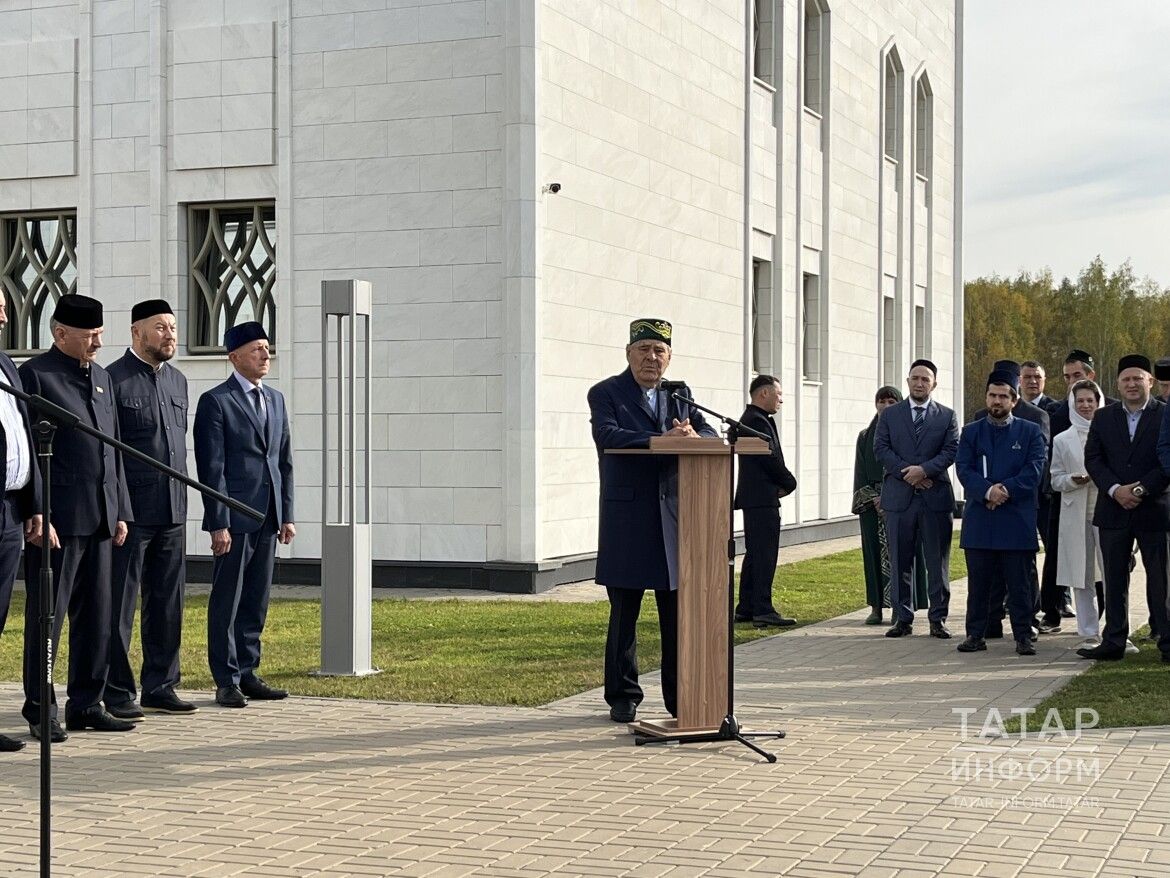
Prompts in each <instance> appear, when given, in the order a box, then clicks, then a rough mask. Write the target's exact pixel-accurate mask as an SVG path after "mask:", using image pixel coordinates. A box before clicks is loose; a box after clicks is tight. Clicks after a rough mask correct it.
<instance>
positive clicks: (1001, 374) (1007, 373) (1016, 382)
mask: <svg viewBox="0 0 1170 878" xmlns="http://www.w3.org/2000/svg"><path fill="white" fill-rule="evenodd" d="M992 384H1006V385H1007V386H1008V387H1010V388H1011V389H1012V391H1013V392H1014V393H1016V394H1019V392H1020V376H1019V375H1017V374H1016V373H1015V372H1013V371H1011V370H1010V369H993V370H992V372H991V374H990V375H988V376H987V386H988V387H990V386H991V385H992Z"/></svg>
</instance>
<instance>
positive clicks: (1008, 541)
mask: <svg viewBox="0 0 1170 878" xmlns="http://www.w3.org/2000/svg"><path fill="white" fill-rule="evenodd" d="M672 336H673V328H672V327H671V324H670V323H669V322H667V321H665V320H662V319H659V318H643V319H639V320H635V321H633V323H632V324H631V325H630V336H629V343H628V344H627V346H626V363H627V368H626V370H625V371H623V372H622V373H620V374H618V375H614V376H612V377H610V378H607V379H605V380H603V381H601V382H600V383H598V384H596V385H595V386H594V387H593V388H592V389H590V391H589V395H588V402H589V410H590V417H591V424H592V428H593V440H594V443H595V445H596V448H597V453H598V466H599V471H600V487H601V493H600V504H599V505H600V509H599V535H598V553H597V569H596V578H597V581H598V582H599V583H600V584H602V585H604V586H606V589H607V593H608V596H609V601H610V621H609V631H608V634H607V638H606V648H605V700H606V702H607V704H608V705H609V712H610V718H611V719H612V720H614V721H615V722H623V723H625V722H630V721H632V720H634V718H635V716H636V713H637V709H638V706H639V704H640V703H641V702H642V700H643V691H642V688H641V686H640V685H639V682H638V661H637V646H636V643H635V623H636V621H637V618H638V614H639V611H640V608H641V604H642V597H643V594H644V592H645V591H646V590H650V591H653V593H654V596H655V600H656V602H657V604H658V616H659V624H660V626H661V633H662V655H663V658H662V688H663V697H664V701H665V706H666V708H667V710H668V711H669V712H670V713H671V714H672V715H675V714H676V712H677V711H676V707H677V697H676V689H677V657H676V650H677V625H678V619H677V600H676V591H677V588H678V571H677V569H676V565H675V563H674V562H675V558H676V555H677V541H678V503H679V498H678V470H677V462H676V460H675V459H674V458H673V457H672V456H670V455H660V456H653V457H639V456H636V455H616V454H606V452H607V451H610V450H615V449H630V448H647V447H649V445H650V440H651V439H652V438H654V437H655V436H678V437H701V436H714V435H716V434H715V431H714V430H713V429H712V428H711V426H710V425H709V424H708V423H707V422H706V421H705V420H704V418H703V414H702V412H701V411H700V410H699V409H697V408H695V407H694V406H693V405H692V404H690V401H689V398H688V397H689V392H688V391H686V389H685V387H683V388H681V389H680V388H676V387H675V386H674V385H673V384H670V383H667V382H664V380H663V376H664V374H665V372H666V369H667V368H668V366H669V365H670V360H671V355H672V350H673V348H672V344H673V339H672ZM1117 365H1118V368H1117V372H1118V379H1117V390H1118V393H1119V394H1120V399H1112V398H1109V397H1107V396H1105V395H1104V394H1103V392H1102V389H1101V387H1100V386H1099V385H1098V384H1097V382H1096V367H1095V364H1094V361H1093V357H1092V356H1091V355H1090V354H1088V353H1087V352H1085V351H1083V350H1073V351H1070V352H1069V354H1068V356H1067V357H1066V358H1065V362H1064V364H1063V378H1064V382H1065V385H1066V387H1067V397H1066V398H1065V399H1062V400H1057V399H1054V398H1052V397H1050V396H1048V395H1046V394H1045V389H1046V386H1047V376H1046V373H1045V370H1044V367H1043V366H1042V365H1041V364H1040V363H1038V362H1036V361H1034V360H1028V361H1025V362H1023V363H1017V362H1015V361H1013V360H1000V361H998V362H996V363H994V364H993V367H992V370H991V371H990V373H989V374H988V376H987V382H986V396H985V399H984V405H985V407H984V408H983V409H981V410H980V411H978V412H976V413H975V415H974V416H973V417H972V418H971V420H970V422H969V423H967V424H966V425H965V426H964V427H963V428H962V429H961V430H960V428H959V418H958V416H957V415H956V413H955V412H954V411H953V410H952V409H950V408H948V407H946V406H944V405H942V404H940V403H939V402H938V401H937V400H935V399H934V391H935V389H936V388H937V387H938V367H937V366H935V364H934V363H932V362H931V361H930V360H927V359H919V360H915V361H914V363H912V364H911V366H910V370H909V373H908V375H907V378H906V385H907V392H908V395H907V397H906V398H905V399H904V398H903V397H902V393H901V392H900V391H899V390H898V388H896V387H890V386H885V387H881V388H879V389H878V390H877V393H876V394H875V396H874V406H875V409H876V412H875V414H874V416H873V419H872V420H871V421H870V423H869V425H868V426H867V427H866V428H865V429H864V430H863V431H861V433H860V435H859V436H858V438H857V447H856V460H855V467H854V486H853V487H854V494H853V512H854V513H855V514H856V515H858V516H859V519H860V526H861V537H862V558H863V566H864V571H865V588H866V602H867V603H868V604H869V606H870V609H871V612H870V614H869V616H868V617H867V618H866V620H865V622H866V624H868V625H880V624H882V623H883V622H884V620H885V611H886V610H887V609H888V610H889V611H890V623H891V624H890V627H889V628H888V629H887V630H886V632H885V636H886V637H906V636H908V635H911V634H913V630H914V628H913V626H914V617H915V614H916V613H917V612H920V611H925V612H926V614H927V620H928V623H929V633H930V635H931V636H932V637H935V638H938V639H940V640H949V639H951V637H952V633H951V630H950V628H949V627H948V624H947V623H948V619H949V616H950V598H951V589H950V552H951V542H952V538H953V534H954V513H955V509H956V503H955V499H956V498H955V491H954V488H953V485H952V481H951V478H952V476H951V473H952V470H953V472H954V477H955V478H957V480H958V482H959V483H960V484H961V486H962V488H963V493H964V496H965V502H964V505H963V511H962V532H961V536H960V543H959V544H960V547H961V548H962V550H963V552H964V555H965V557H966V561H967V574H968V593H967V605H966V611H965V618H964V630H963V635H964V636H963V638H962V640H961V642H960V643H959V644H958V646H957V648H958V650H959V651H960V652H963V653H971V652H979V651H983V650H986V649H987V641H988V640H994V639H1001V638H1004V636H1005V626H1004V622H1005V620H1006V621H1007V623H1008V625H1009V626H1010V632H1011V637H1012V639H1013V641H1014V644H1015V652H1016V653H1017V654H1018V655H1020V656H1031V655H1035V654H1036V645H1035V644H1036V642H1037V640H1038V637H1039V636H1040V635H1041V634H1044V635H1049V634H1056V633H1059V632H1060V631H1061V630H1062V628H1063V625H1064V624H1065V622H1066V620H1071V619H1074V618H1075V622H1076V628H1077V632H1078V634H1079V635H1080V636H1081V637H1082V638H1084V640H1083V642H1082V643H1081V645H1080V648H1079V650H1078V654H1079V655H1081V656H1082V657H1083V658H1086V659H1102V660H1114V659H1122V658H1124V657H1125V655H1126V654H1127V653H1129V652H1134V651H1136V650H1137V647H1136V646H1135V645H1134V644H1133V642H1132V641H1131V640H1130V639H1129V633H1130V631H1129V584H1130V573H1131V571H1132V570H1133V568H1134V565H1135V560H1134V554H1135V552H1138V553H1140V554H1141V558H1142V563H1143V565H1144V567H1145V572H1146V600H1147V603H1148V605H1149V608H1150V617H1149V623H1150V631H1151V633H1150V638H1151V640H1153V641H1154V642H1155V643H1156V644H1157V646H1158V649H1159V650H1160V651H1161V653H1162V658H1163V661H1165V662H1168V663H1170V620H1168V612H1170V609H1168V606H1167V564H1168V558H1167V540H1168V537H1170V496H1168V492H1170V414H1168V413H1167V412H1168V411H1170V407H1168V406H1167V405H1166V404H1165V402H1164V398H1165V396H1166V395H1167V394H1168V393H1170V359H1164V360H1159V361H1158V362H1157V364H1156V365H1154V364H1151V362H1150V360H1149V359H1148V358H1147V357H1145V356H1143V355H1141V354H1131V355H1128V356H1125V357H1122V358H1121V360H1120V362H1119V363H1118V364H1117ZM1155 377H1156V379H1157V383H1155ZM1155 386H1157V388H1158V395H1155V393H1154V388H1155ZM749 393H750V397H751V399H750V402H749V403H748V405H747V408H746V409H745V411H744V413H743V415H742V416H741V419H740V420H741V422H742V423H743V424H745V425H747V426H750V427H751V428H752V429H754V430H756V431H758V432H759V434H760V435H764V436H768V437H770V438H769V441H768V444H769V447H770V452H771V453H770V454H769V455H762V456H760V457H752V456H744V457H741V458H740V461H739V475H738V482H737V485H736V493H735V506H736V508H737V509H741V510H743V515H744V519H743V520H744V543H745V554H744V562H743V569H742V572H741V575H740V585H739V600H738V603H737V604H736V606H735V621H736V622H741V623H747V622H750V623H752V624H754V625H756V626H757V627H769V626H776V627H783V626H787V625H792V624H794V623H795V620H794V619H790V618H787V617H785V616H784V615H783V614H782V613H780V612H779V611H778V610H777V609H776V607H775V606H774V604H773V603H772V601H773V591H772V580H773V577H774V575H775V571H776V561H777V550H778V545H779V534H780V511H779V506H780V500H781V499H782V498H783V497H785V496H787V495H788V494H790V493H791V492H792V491H793V490H795V488H796V478H795V477H794V476H793V475H792V473H791V472H790V471H789V470H788V468H787V467H786V466H785V463H784V454H783V452H782V450H781V448H780V443H779V435H778V432H777V430H776V424H775V421H774V420H773V416H774V415H775V414H776V413H777V412H778V411H779V409H780V405H781V402H782V392H781V387H780V383H779V381H778V380H777V379H776V378H774V377H772V376H770V375H760V376H758V377H757V378H755V379H754V380H753V381H752V383H751V386H750V388H749ZM1041 545H1043V546H1044V548H1045V554H1044V559H1043V564H1042V566H1038V565H1037V554H1038V552H1039V549H1040V547H1041Z"/></svg>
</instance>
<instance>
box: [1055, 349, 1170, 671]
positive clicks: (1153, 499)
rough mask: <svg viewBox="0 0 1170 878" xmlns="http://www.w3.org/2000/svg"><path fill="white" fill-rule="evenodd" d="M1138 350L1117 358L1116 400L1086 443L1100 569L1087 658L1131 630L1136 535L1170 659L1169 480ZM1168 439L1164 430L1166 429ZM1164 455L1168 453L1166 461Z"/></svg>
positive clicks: (1149, 382)
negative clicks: (1100, 611)
mask: <svg viewBox="0 0 1170 878" xmlns="http://www.w3.org/2000/svg"><path fill="white" fill-rule="evenodd" d="M1150 368H1151V365H1150V361H1149V358H1148V357H1145V356H1142V355H1141V354H1129V355H1128V356H1124V357H1122V358H1121V360H1120V361H1119V362H1118V364H1117V389H1118V390H1120V391H1121V402H1120V403H1119V404H1116V403H1115V404H1114V405H1110V406H1106V407H1105V408H1103V409H1101V410H1100V411H1099V412H1097V415H1096V416H1095V417H1094V418H1093V422H1092V426H1090V427H1089V438H1088V441H1087V442H1086V443H1085V469H1086V470H1087V471H1088V473H1089V477H1090V478H1092V480H1093V483H1094V484H1095V485H1096V486H1097V506H1096V508H1095V509H1094V512H1093V524H1094V526H1096V528H1097V531H1098V533H1099V534H1100V543H1101V560H1102V561H1103V562H1104V565H1103V569H1104V576H1105V631H1104V632H1103V634H1102V637H1101V644H1100V646H1095V647H1091V648H1084V649H1078V650H1077V655H1079V656H1081V657H1082V658H1087V659H1109V660H1113V659H1122V658H1124V657H1125V650H1126V640H1127V638H1128V637H1129V575H1130V555H1131V553H1132V552H1133V546H1134V543H1135V542H1136V543H1137V547H1138V551H1140V552H1141V554H1142V564H1143V566H1144V567H1145V568H1146V603H1147V604H1148V605H1149V609H1150V613H1151V615H1152V616H1153V621H1154V622H1155V630H1156V631H1157V632H1158V649H1159V650H1160V651H1161V653H1162V660H1163V661H1170V623H1168V621H1167V618H1166V615H1167V611H1166V578H1167V570H1166V565H1167V553H1166V532H1167V530H1170V500H1168V498H1167V495H1166V487H1167V485H1170V477H1168V476H1167V474H1166V472H1165V470H1164V469H1163V465H1162V463H1161V462H1159V459H1158V457H1159V456H1158V445H1159V431H1160V430H1161V429H1162V424H1163V414H1164V410H1165V408H1166V405H1165V403H1163V402H1161V401H1160V400H1157V399H1154V398H1153V397H1152V396H1151V395H1150V391H1151V389H1152V387H1153V382H1154V377H1153V375H1151V374H1150ZM1168 439H1170V435H1168ZM1168 462H1170V461H1168Z"/></svg>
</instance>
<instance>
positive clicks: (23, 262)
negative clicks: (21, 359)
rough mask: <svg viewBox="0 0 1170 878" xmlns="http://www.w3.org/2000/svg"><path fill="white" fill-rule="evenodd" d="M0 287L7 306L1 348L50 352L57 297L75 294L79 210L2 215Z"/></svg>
mask: <svg viewBox="0 0 1170 878" xmlns="http://www.w3.org/2000/svg"><path fill="white" fill-rule="evenodd" d="M0 285H2V286H3V288H4V300H5V303H6V304H7V307H8V325H7V326H6V327H5V328H4V332H3V338H2V342H3V345H4V347H5V349H6V350H8V351H9V352H11V353H13V354H29V353H35V352H36V351H40V350H44V349H45V348H48V347H49V346H50V345H51V344H52V333H51V332H50V331H49V319H50V318H51V317H52V316H53V311H54V309H55V308H56V304H57V299H58V298H59V297H60V296H63V295H65V294H66V293H76V292H77V212H76V211H74V210H68V211H64V210H59V211H45V212H36V213H25V214H6V215H0Z"/></svg>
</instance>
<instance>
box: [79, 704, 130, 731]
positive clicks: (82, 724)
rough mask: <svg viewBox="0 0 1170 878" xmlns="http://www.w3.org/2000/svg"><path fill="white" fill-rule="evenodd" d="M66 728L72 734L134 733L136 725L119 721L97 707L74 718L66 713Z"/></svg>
mask: <svg viewBox="0 0 1170 878" xmlns="http://www.w3.org/2000/svg"><path fill="white" fill-rule="evenodd" d="M65 728H67V729H69V731H71V732H84V731H85V730H86V729H93V730H94V731H95V732H132V731H134V723H132V722H127V721H126V720H124V719H118V718H117V717H116V716H111V715H110V713H109V711H107V710H105V709H103V708H102V707H96V708H90V709H89V710H87V711H85V712H84V713H75V714H73V715H72V716H70V715H69V714H68V713H66V714H65Z"/></svg>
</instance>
